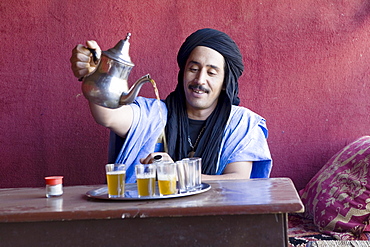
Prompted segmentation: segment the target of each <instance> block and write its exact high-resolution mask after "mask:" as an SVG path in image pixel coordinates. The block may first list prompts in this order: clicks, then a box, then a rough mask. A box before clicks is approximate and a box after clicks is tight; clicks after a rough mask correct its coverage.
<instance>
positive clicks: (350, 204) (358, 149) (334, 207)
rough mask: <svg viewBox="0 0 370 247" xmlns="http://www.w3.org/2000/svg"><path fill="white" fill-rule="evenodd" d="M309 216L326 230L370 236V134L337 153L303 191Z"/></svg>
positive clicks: (343, 235)
mask: <svg viewBox="0 0 370 247" xmlns="http://www.w3.org/2000/svg"><path fill="white" fill-rule="evenodd" d="M300 195H301V199H302V202H303V204H304V205H305V208H306V211H305V216H306V217H308V218H311V219H313V222H314V224H315V225H316V226H318V227H319V230H320V231H321V232H322V233H324V234H330V235H332V236H334V237H335V238H337V239H342V240H356V239H357V240H363V239H366V240H367V239H368V238H367V235H368V234H369V232H370V226H368V225H369V217H370V136H363V137H361V138H359V139H357V140H356V141H354V142H352V143H351V144H349V145H347V146H346V147H345V148H343V149H342V150H341V151H340V152H338V153H337V154H336V155H334V156H333V157H332V158H331V159H330V160H329V161H328V162H327V163H326V164H325V165H324V166H323V167H322V168H321V170H320V171H319V172H318V173H317V174H316V175H315V176H314V177H313V178H312V179H311V180H310V181H309V182H308V184H307V185H306V187H305V188H304V189H303V190H301V191H300Z"/></svg>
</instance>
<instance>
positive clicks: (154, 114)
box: [109, 97, 272, 183]
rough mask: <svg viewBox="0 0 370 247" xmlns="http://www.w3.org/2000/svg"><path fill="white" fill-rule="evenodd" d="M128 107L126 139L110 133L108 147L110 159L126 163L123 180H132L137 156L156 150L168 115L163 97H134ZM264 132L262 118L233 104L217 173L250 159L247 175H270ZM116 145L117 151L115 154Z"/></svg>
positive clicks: (264, 126)
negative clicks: (130, 117) (130, 114)
mask: <svg viewBox="0 0 370 247" xmlns="http://www.w3.org/2000/svg"><path fill="white" fill-rule="evenodd" d="M131 107H132V109H133V112H134V118H133V123H132V125H131V128H130V131H129V132H128V134H127V137H126V139H125V140H124V141H122V142H123V143H122V142H121V143H120V144H117V142H116V140H117V139H119V138H118V137H117V136H116V135H115V134H113V135H111V140H110V142H111V143H110V148H109V149H110V160H111V161H110V162H112V157H116V159H115V162H116V163H123V164H126V183H135V181H136V177H135V165H136V164H139V163H140V159H141V158H145V157H147V156H148V154H150V153H153V152H156V151H158V150H156V144H157V140H158V137H159V136H160V134H161V133H162V131H163V130H164V128H165V125H166V119H167V108H166V105H165V103H164V102H162V101H160V102H158V101H157V100H156V99H148V98H143V97H137V98H136V100H135V101H134V102H133V103H132V104H131ZM161 113H162V114H163V119H162V120H163V121H162V120H161V118H160V114H161ZM267 135H268V131H267V128H266V120H265V119H263V118H262V117H261V116H259V115H257V114H256V113H254V112H252V111H251V110H249V109H247V108H244V107H240V106H234V105H233V106H232V109H231V113H230V117H229V119H228V122H227V124H226V128H225V131H224V135H223V138H222V142H221V148H220V152H219V159H218V163H217V169H216V171H217V172H216V174H217V175H220V174H222V173H223V171H224V169H225V167H226V165H227V164H229V163H232V162H238V161H253V166H252V173H251V177H250V178H267V177H269V176H270V172H271V168H272V160H271V155H270V151H269V148H268V145H267V140H266V139H267ZM118 143H119V142H118ZM117 145H118V150H119V152H118V155H116V154H114V149H116V148H117ZM113 161H114V160H113Z"/></svg>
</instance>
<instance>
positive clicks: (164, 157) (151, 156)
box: [140, 152, 173, 164]
mask: <svg viewBox="0 0 370 247" xmlns="http://www.w3.org/2000/svg"><path fill="white" fill-rule="evenodd" d="M156 155H162V160H163V161H170V162H173V160H172V158H171V157H170V156H169V155H168V153H160V152H157V153H151V154H149V155H148V156H146V158H142V159H140V163H141V164H151V163H153V161H154V156H156Z"/></svg>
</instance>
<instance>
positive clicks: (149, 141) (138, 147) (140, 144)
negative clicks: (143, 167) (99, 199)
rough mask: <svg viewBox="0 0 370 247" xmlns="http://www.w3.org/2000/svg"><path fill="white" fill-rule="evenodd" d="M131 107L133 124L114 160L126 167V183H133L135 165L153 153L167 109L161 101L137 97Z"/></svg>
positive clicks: (164, 123)
mask: <svg viewBox="0 0 370 247" xmlns="http://www.w3.org/2000/svg"><path fill="white" fill-rule="evenodd" d="M131 107H132V109H133V112H134V117H133V122H132V125H131V128H130V130H129V132H128V134H127V137H126V139H125V141H124V143H123V145H122V148H121V151H120V152H119V154H118V156H117V159H116V163H121V164H125V165H126V183H135V180H136V176H135V165H137V164H139V163H140V159H141V158H145V157H146V156H148V154H150V153H153V152H154V151H155V147H156V143H157V139H158V137H159V136H160V134H161V133H162V131H163V129H164V127H165V125H166V120H167V108H166V105H165V104H164V103H163V102H162V101H159V102H158V101H157V100H156V99H147V98H143V97H137V98H136V99H135V101H134V103H132V104H131ZM160 111H161V112H160ZM160 114H163V121H162V119H161V118H160Z"/></svg>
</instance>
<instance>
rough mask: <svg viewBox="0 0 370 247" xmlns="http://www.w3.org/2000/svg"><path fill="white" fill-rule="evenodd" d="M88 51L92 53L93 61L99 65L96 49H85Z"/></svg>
mask: <svg viewBox="0 0 370 247" xmlns="http://www.w3.org/2000/svg"><path fill="white" fill-rule="evenodd" d="M85 48H86V49H88V50H89V51H90V52H91V55H92V59H93V62H94V63H95V64H98V62H99V61H98V56H97V54H96V50H95V49H92V48H88V47H85ZM83 79H84V76H83V77H80V78H79V79H78V80H79V81H82V80H83Z"/></svg>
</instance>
